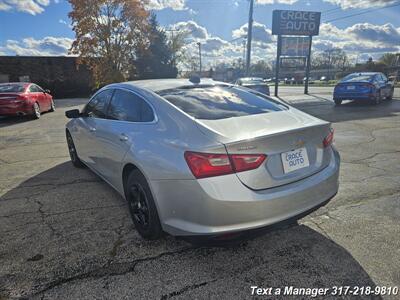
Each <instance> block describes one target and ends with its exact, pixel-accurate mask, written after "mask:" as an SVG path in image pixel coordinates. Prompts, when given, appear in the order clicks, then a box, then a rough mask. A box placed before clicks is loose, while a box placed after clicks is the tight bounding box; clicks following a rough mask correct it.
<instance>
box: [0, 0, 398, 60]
mask: <svg viewBox="0 0 400 300" xmlns="http://www.w3.org/2000/svg"><path fill="white" fill-rule="evenodd" d="M147 8H148V9H149V10H152V11H153V12H154V13H155V14H156V15H157V18H158V21H159V22H160V25H161V26H163V27H164V28H166V29H174V30H184V31H186V32H188V33H189V36H188V38H187V51H189V52H193V53H197V52H196V51H197V48H196V47H197V46H196V43H197V42H200V43H201V44H202V52H203V56H204V64H205V65H208V66H213V65H216V64H218V63H221V62H229V61H233V60H236V59H238V58H240V57H243V53H244V52H243V50H244V47H243V39H244V37H245V36H246V33H247V20H248V10H249V0H149V3H148V4H147ZM274 9H289V10H308V11H320V12H322V20H321V26H320V35H319V36H317V37H314V40H313V51H314V52H318V51H324V50H326V49H331V48H341V49H343V50H345V51H346V52H347V53H348V56H349V58H350V60H351V61H352V62H356V61H359V62H361V61H364V60H367V59H368V58H369V57H373V58H374V59H378V58H379V57H380V56H381V55H382V54H383V53H385V52H396V51H398V52H399V51H400V0H255V7H254V27H253V43H252V47H253V51H252V61H257V60H266V61H272V60H273V59H274V57H275V56H276V37H275V36H273V35H271V26H272V11H273V10H274ZM70 10H71V7H70V5H69V3H68V1H67V0H0V55H21V56H24V55H35V56H36V55H37V56H62V55H68V49H69V48H70V45H71V43H72V41H73V39H74V36H75V34H74V32H73V30H72V26H71V21H70V19H69V18H68V12H69V11H70ZM169 32H170V31H169Z"/></svg>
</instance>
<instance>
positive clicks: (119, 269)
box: [24, 246, 196, 298]
mask: <svg viewBox="0 0 400 300" xmlns="http://www.w3.org/2000/svg"><path fill="white" fill-rule="evenodd" d="M194 249H196V247H194V246H188V247H184V248H181V249H179V250H175V251H167V252H162V253H160V254H158V255H155V256H150V257H144V258H138V259H135V260H132V261H130V262H123V263H114V264H113V263H110V262H109V261H108V262H107V263H106V264H105V265H104V266H103V267H100V268H98V269H94V270H92V271H89V272H86V273H82V274H77V275H74V276H71V277H67V278H59V279H56V280H54V281H51V282H49V283H47V284H44V285H42V287H41V286H40V285H38V286H34V287H33V290H35V289H39V290H38V291H37V292H34V293H32V294H30V295H25V296H24V297H26V298H33V297H34V296H39V295H44V294H45V293H46V292H48V291H49V290H52V289H54V288H56V287H58V286H60V285H63V284H65V283H71V282H74V281H78V280H85V279H99V278H103V277H112V276H121V275H126V274H128V273H132V272H134V271H135V268H136V266H137V265H138V264H140V263H143V262H148V261H154V260H157V259H160V258H162V257H164V256H171V255H176V254H182V253H185V252H190V251H192V250H194Z"/></svg>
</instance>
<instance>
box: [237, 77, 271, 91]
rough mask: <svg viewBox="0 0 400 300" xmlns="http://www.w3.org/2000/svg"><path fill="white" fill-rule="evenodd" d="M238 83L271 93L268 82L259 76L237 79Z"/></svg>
mask: <svg viewBox="0 0 400 300" xmlns="http://www.w3.org/2000/svg"><path fill="white" fill-rule="evenodd" d="M236 84H237V85H240V86H243V87H245V88H248V89H252V90H255V91H257V92H260V93H263V94H265V95H269V86H268V84H267V83H266V82H265V81H264V79H262V78H259V77H242V78H239V79H238V80H236Z"/></svg>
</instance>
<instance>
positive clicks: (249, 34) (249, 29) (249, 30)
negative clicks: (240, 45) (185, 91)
mask: <svg viewBox="0 0 400 300" xmlns="http://www.w3.org/2000/svg"><path fill="white" fill-rule="evenodd" d="M253 8H254V0H250V10H249V23H248V25H247V53H246V54H247V56H246V75H247V76H249V73H250V60H251V40H252V35H253Z"/></svg>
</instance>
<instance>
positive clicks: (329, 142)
mask: <svg viewBox="0 0 400 300" xmlns="http://www.w3.org/2000/svg"><path fill="white" fill-rule="evenodd" d="M334 133H335V130H334V129H333V128H329V134H328V135H327V136H326V137H325V138H324V140H323V142H322V143H323V145H324V147H325V148H326V147H328V146H330V145H332V143H333V135H334Z"/></svg>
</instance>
